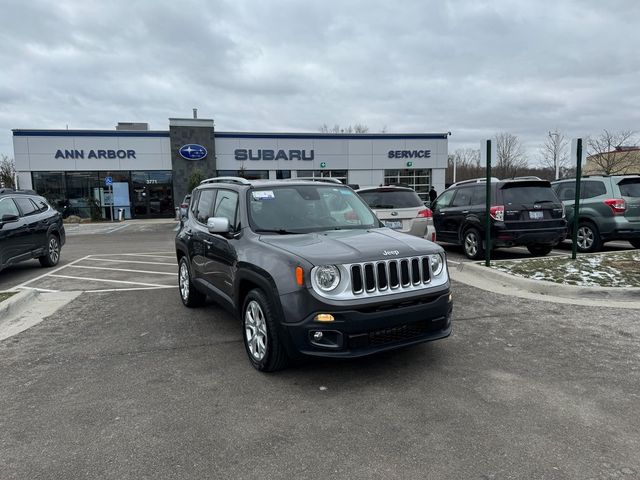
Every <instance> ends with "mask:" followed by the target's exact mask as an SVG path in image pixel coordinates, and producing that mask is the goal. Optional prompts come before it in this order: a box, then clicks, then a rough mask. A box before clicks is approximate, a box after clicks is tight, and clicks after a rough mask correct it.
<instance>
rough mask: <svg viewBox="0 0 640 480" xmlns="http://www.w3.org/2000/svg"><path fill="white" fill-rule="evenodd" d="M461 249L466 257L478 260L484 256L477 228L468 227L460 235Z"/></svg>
mask: <svg viewBox="0 0 640 480" xmlns="http://www.w3.org/2000/svg"><path fill="white" fill-rule="evenodd" d="M462 250H463V251H464V254H465V255H466V256H467V258H470V259H471V260H478V259H480V258H482V257H484V247H483V246H482V237H481V236H480V231H479V230H478V229H477V228H468V229H466V230H465V231H464V234H463V235H462Z"/></svg>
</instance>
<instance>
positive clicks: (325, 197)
mask: <svg viewBox="0 0 640 480" xmlns="http://www.w3.org/2000/svg"><path fill="white" fill-rule="evenodd" d="M248 203H249V224H250V225H251V229H252V230H253V231H254V232H256V233H270V234H276V235H278V234H280V235H285V234H293V233H310V232H319V231H323V230H344V229H354V228H359V229H366V228H377V227H379V226H380V223H379V221H378V219H377V218H376V217H375V215H373V213H372V212H371V210H369V208H367V206H366V204H365V203H364V202H363V201H362V200H361V199H360V197H358V195H356V193H355V192H354V191H353V190H351V189H350V188H347V187H339V186H334V185H283V186H270V187H265V188H256V189H252V190H249V192H248Z"/></svg>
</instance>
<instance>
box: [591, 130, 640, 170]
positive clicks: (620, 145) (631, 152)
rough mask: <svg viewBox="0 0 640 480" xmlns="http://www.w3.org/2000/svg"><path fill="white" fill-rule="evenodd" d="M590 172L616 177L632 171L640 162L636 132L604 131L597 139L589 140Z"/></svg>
mask: <svg viewBox="0 0 640 480" xmlns="http://www.w3.org/2000/svg"><path fill="white" fill-rule="evenodd" d="M587 154H588V155H589V160H588V162H589V165H588V167H589V171H590V172H599V173H602V174H604V175H616V174H620V173H626V172H627V171H630V170H631V169H632V168H633V167H634V165H635V164H636V163H637V162H638V161H639V158H640V155H639V154H638V149H637V143H636V140H635V139H634V132H632V131H631V130H623V131H620V132H610V131H609V130H603V131H602V133H601V134H600V135H598V136H597V137H589V138H588V139H587Z"/></svg>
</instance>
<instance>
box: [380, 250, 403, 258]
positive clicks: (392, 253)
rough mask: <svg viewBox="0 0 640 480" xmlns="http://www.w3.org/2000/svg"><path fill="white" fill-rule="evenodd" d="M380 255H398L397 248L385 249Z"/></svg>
mask: <svg viewBox="0 0 640 480" xmlns="http://www.w3.org/2000/svg"><path fill="white" fill-rule="evenodd" d="M382 255H384V256H385V257H387V256H389V255H400V252H399V251H398V250H385V251H383V252H382Z"/></svg>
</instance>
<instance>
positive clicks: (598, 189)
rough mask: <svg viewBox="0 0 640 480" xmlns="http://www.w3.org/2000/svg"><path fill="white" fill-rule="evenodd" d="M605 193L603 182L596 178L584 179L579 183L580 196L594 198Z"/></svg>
mask: <svg viewBox="0 0 640 480" xmlns="http://www.w3.org/2000/svg"><path fill="white" fill-rule="evenodd" d="M606 193H607V188H606V187H605V186H604V183H603V182H600V181H598V180H585V181H583V182H582V183H581V185H580V198H594V197H599V196H600V195H605V194H606ZM574 198H575V197H574Z"/></svg>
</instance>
